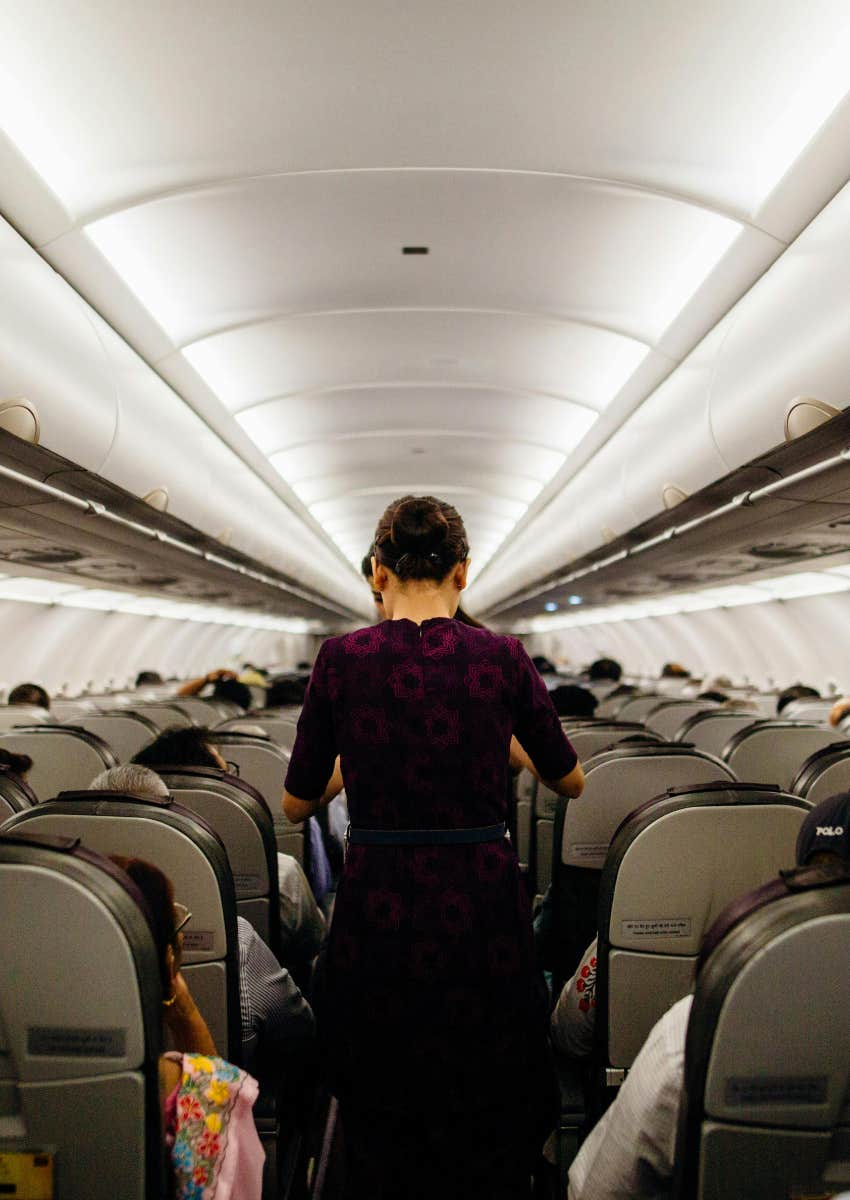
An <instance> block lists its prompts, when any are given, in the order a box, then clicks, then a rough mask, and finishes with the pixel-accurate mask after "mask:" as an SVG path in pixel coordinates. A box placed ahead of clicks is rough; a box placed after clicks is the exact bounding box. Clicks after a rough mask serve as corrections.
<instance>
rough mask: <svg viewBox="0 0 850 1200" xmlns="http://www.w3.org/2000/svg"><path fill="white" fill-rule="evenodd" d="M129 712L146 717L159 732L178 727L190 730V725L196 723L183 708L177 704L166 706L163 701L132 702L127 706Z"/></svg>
mask: <svg viewBox="0 0 850 1200" xmlns="http://www.w3.org/2000/svg"><path fill="white" fill-rule="evenodd" d="M122 707H126V711H127V712H131V713H138V715H139V716H140V717H146V718H147V720H148V721H150V722H152V724H154V725H155V726H156V728H157V732H160V731H162V730H163V729H170V728H171V727H172V726H174V725H177V726H178V727H179V728H181V729H188V728H189V726H190V725H194V724H196V722H195V721H194V720H193V719H192V718H191V717H190V716H189V715H188V713H186V712H184V711H183V709H182V708H178V707H177V704H176V702H175V703H174V704H164V703H162V702H161V701H158V700H157V701H153V700H151V701H145V700H132V701H131V702H130V703H129V704H127V705H126V706H122Z"/></svg>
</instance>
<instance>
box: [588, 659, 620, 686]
mask: <svg viewBox="0 0 850 1200" xmlns="http://www.w3.org/2000/svg"><path fill="white" fill-rule="evenodd" d="M622 674H623V668H622V667H621V666H620V664H619V663H618V662H617V660H616V659H615V658H597V659H596V661H595V662H592V663H591V664H590V666H589V667H588V668H587V678H588V679H589V680H590V681H591V683H601V682H602V681H603V680H605V679H610V680H611V682H612V683H617V681H618V680H619V679H620V678H621V677H622Z"/></svg>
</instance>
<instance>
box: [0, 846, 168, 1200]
mask: <svg viewBox="0 0 850 1200" xmlns="http://www.w3.org/2000/svg"><path fill="white" fill-rule="evenodd" d="M19 832H20V833H21V834H23V835H24V836H23V838H21V837H18V836H15V835H14V834H9V833H7V832H3V833H0V910H2V912H3V920H2V921H0V959H2V962H3V970H2V971H0V1129H2V1137H3V1140H4V1143H5V1146H4V1148H8V1149H13V1150H20V1151H26V1150H32V1149H48V1150H50V1151H52V1152H53V1153H55V1159H56V1161H55V1170H56V1188H55V1191H53V1192H50V1193H49V1194H51V1195H56V1196H69V1197H85V1198H86V1200H160V1198H161V1197H162V1196H164V1195H165V1190H164V1189H165V1179H164V1172H163V1152H162V1137H161V1132H160V1128H161V1118H160V1110H159V1091H158V1060H159V1054H160V1050H161V1038H162V1034H161V1020H162V1016H161V1014H162V1009H161V1000H162V995H161V991H160V982H159V979H160V976H159V963H158V960H157V952H156V947H155V943H154V940H153V936H152V934H151V930H150V927H149V925H148V920H147V917H146V915H145V912H144V911H143V905H144V901H143V899H142V897H141V895H140V893H139V892H138V891H137V889H136V888H135V886H134V884H133V883H132V882H131V880H130V879H128V878H127V876H125V875H124V873H123V872H121V871H119V870H118V868H117V867H115V866H113V864H111V863H109V862H106V861H105V860H102V859H101V857H100V856H99V855H96V854H92V853H91V852H89V851H86V850H83V849H82V848H81V847H80V846H79V844H78V842H77V841H76V839H71V840H69V841H67V842H60V843H58V844H40V843H39V840H38V839H31V838H30V837H28V836H27V835H28V834H29V832H31V831H29V830H26V829H21V830H20V831H19ZM11 1194H15V1193H11ZM32 1194H34V1193H32ZM44 1194H48V1193H47V1192H45V1193H44Z"/></svg>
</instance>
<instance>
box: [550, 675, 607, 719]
mask: <svg viewBox="0 0 850 1200" xmlns="http://www.w3.org/2000/svg"><path fill="white" fill-rule="evenodd" d="M549 695H550V697H551V699H552V703H553V704H554V705H555V712H556V713H557V714H558V716H559V717H592V716H593V714H594V713H595V712H596V707H597V705H598V704H599V701H598V700H597V698H596V697H595V696H594V694H593V692H589V691H588V690H587V688H583V687H577V686H576V685H575V684H572V683H562V684H560V686H559V687H556V688H553V689H552V691H551V692H550V693H549Z"/></svg>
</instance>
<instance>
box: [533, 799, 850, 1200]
mask: <svg viewBox="0 0 850 1200" xmlns="http://www.w3.org/2000/svg"><path fill="white" fill-rule="evenodd" d="M796 857H797V866H798V867H811V866H818V867H820V868H821V869H823V870H826V871H836V870H837V871H845V870H847V868H848V864H850V792H841V793H839V794H838V795H836V796H830V797H829V798H828V799H827V800H823V801H822V802H821V803H820V804H818V805H817V806H816V807H815V808H813V809H812V810H811V811H810V812H809V813H807V814H806V816H805V818H804V820H803V823H802V825H801V826H800V832H799V834H798V837H797V854H796ZM763 886H764V888H765V889H773V888H775V886H776V883H775V882H774V881H771V882H770V883H767V884H765V885H763ZM758 890H759V891H761V890H762V889H761V888H760V889H758ZM594 953H595V951H594ZM586 959H587V956H585V960H584V961H586ZM581 971H582V968H581V967H580V968H579V970H578V972H577V973H576V975H574V976H573V978H572V979H571V980H570V982H569V983H568V984H566V986H565V988H564V992H563V993H562V994H561V1000H559V1002H558V1007H557V1008H556V1010H555V1013H554V1014H553V1017H552V1030H553V1035H554V1037H555V1041H556V1045H558V1046H559V1048H564V1049H566V1048H568V1047H569V1046H572V1045H575V1044H577V1039H578V1041H579V1042H580V1044H582V1045H586V1044H587V1039H586V1033H585V1032H582V1033H581V1034H576V1033H571V1032H568V1031H567V1025H566V1023H567V1021H568V1020H569V1019H572V1018H571V1016H570V1014H572V1013H575V1012H576V1011H578V1013H580V1014H581V1019H582V1024H583V1026H584V1027H585V1028H586V1026H587V1024H588V1023H589V1024H590V1028H591V1037H592V1024H593V1020H594V1018H595V1007H594V1003H595V1002H594V1001H591V1002H590V1003H589V1004H588V1005H587V1007H585V1008H583V1009H582V1008H581V1005H580V1004H573V1003H572V1001H571V1000H569V1001H568V1007H563V1006H562V1004H561V1001H562V1000H564V996H565V994H567V993H569V992H570V991H572V992H573V993H574V994H575V995H576V996H578V997H582V996H584V997H587V993H588V988H587V987H585V988H584V989H582V990H578V989H577V988H576V986H575V985H576V980H577V979H582V978H585V979H586V978H587V977H583V976H582V975H581ZM594 974H595V963H594ZM692 1002H693V996H692V995H687V996H683V997H682V999H681V1000H677V1001H676V1003H675V1004H674V1005H673V1006H672V1008H670V1009H668V1011H667V1012H666V1013H665V1014H664V1016H663V1017H661V1019H660V1020H659V1021H658V1022H657V1023H656V1024H655V1026H654V1027H653V1028H652V1030H651V1031H650V1033H649V1036H648V1037H647V1039H646V1042H645V1043H644V1045H643V1047H642V1048H641V1050H640V1053H639V1054H638V1056H637V1058H636V1059H635V1061H634V1064H633V1065H632V1068H631V1070H630V1071H629V1073H628V1075H627V1076H626V1080H625V1083H624V1084H623V1086H622V1087H621V1088H620V1090H619V1092H618V1093H617V1098H616V1100H615V1101H614V1103H613V1104H612V1105H611V1107H610V1108H609V1109H608V1111H607V1112H606V1113H605V1114H604V1115H603V1117H602V1118H601V1120H600V1121H599V1122H598V1123H597V1124H596V1126H595V1127H594V1128H593V1129H592V1130H591V1132H590V1134H589V1135H588V1137H587V1139H586V1140H585V1142H584V1144H583V1145H582V1147H581V1150H580V1151H579V1153H578V1155H577V1157H576V1159H575V1161H574V1163H573V1165H572V1166H571V1168H570V1185H569V1191H568V1200H620V1198H621V1197H625V1196H628V1197H635V1198H636V1200H641V1198H642V1197H647V1198H649V1197H657V1196H662V1195H666V1194H668V1193H669V1188H670V1181H671V1179H672V1175H673V1158H674V1155H675V1150H676V1127H677V1124H678V1118H679V1102H680V1099H681V1093H682V1083H683V1080H684V1073H685V1038H686V1035H687V1030H688V1019H689V1017H690V1013H691V1004H692Z"/></svg>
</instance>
